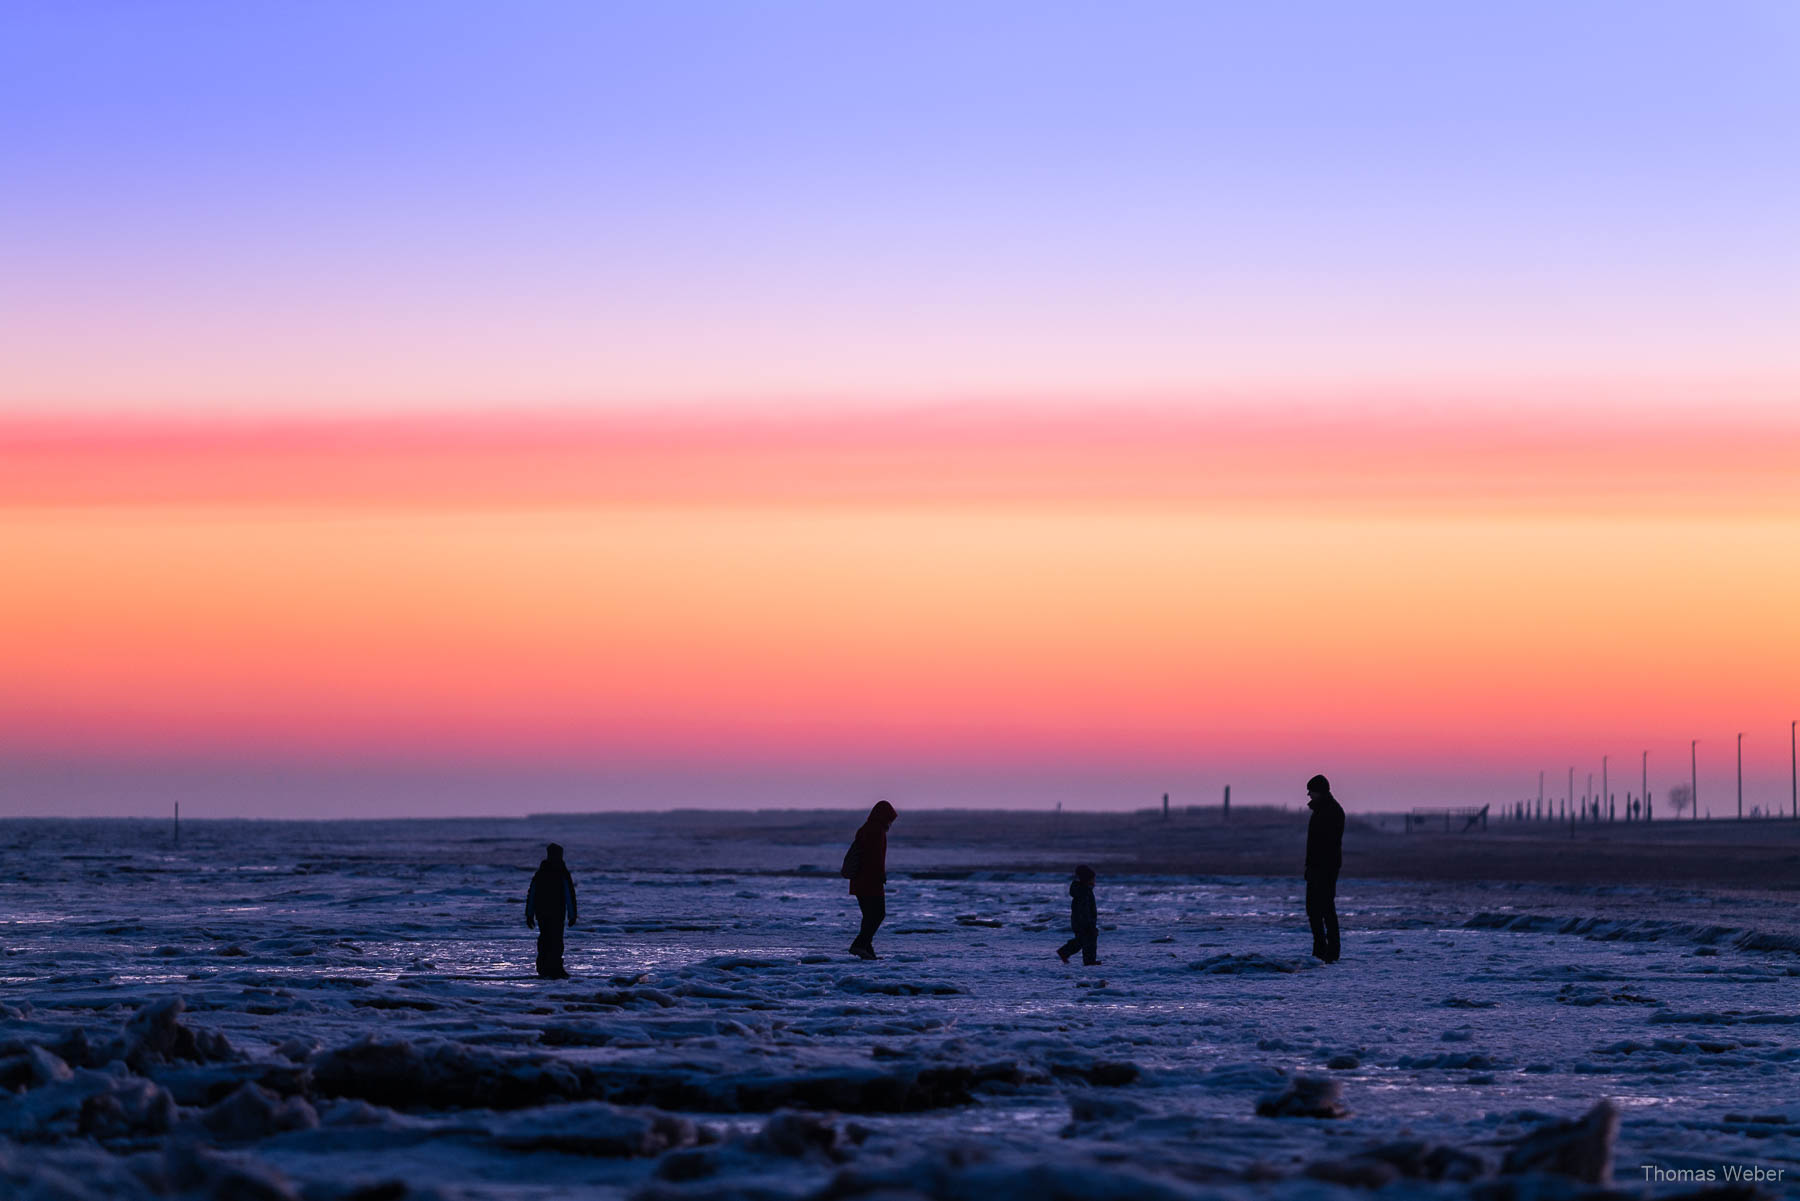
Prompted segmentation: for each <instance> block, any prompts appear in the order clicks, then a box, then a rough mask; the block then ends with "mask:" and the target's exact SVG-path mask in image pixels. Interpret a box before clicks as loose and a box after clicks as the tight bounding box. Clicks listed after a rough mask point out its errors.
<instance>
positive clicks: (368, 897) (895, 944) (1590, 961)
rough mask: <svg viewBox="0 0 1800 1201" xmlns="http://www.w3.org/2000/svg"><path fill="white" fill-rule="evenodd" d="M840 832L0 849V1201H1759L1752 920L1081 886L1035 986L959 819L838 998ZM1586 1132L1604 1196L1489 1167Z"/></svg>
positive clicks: (70, 840)
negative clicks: (530, 910)
mask: <svg viewBox="0 0 1800 1201" xmlns="http://www.w3.org/2000/svg"><path fill="white" fill-rule="evenodd" d="M857 821H858V815H854V814H816V813H807V814H787V815H782V814H759V815H736V816H731V815H719V814H711V815H709V814H676V815H662V816H656V815H639V816H632V815H620V816H609V817H579V818H578V817H556V818H551V817H546V818H535V819H522V820H491V821H486V820H459V821H410V822H319V823H309V822H294V823H255V822H203V823H193V822H190V823H186V824H185V825H184V826H183V829H182V831H181V838H180V843H179V845H178V846H177V845H174V843H173V840H172V837H171V830H170V827H169V825H168V824H167V823H151V822H133V821H83V822H59V821H0V896H3V897H4V909H3V911H0V1023H3V1025H0V1029H3V1033H0V1196H4V1197H18V1198H21V1199H30V1201H49V1199H52V1198H54V1199H58V1201H82V1199H85V1198H101V1197H128V1198H152V1197H182V1198H189V1197H192V1198H219V1199H221V1201H223V1199H225V1198H234V1199H235V1198H258V1199H266V1201H286V1199H288V1198H316V1199H319V1201H337V1199H342V1198H357V1199H359V1201H377V1199H404V1198H426V1197H442V1198H471V1199H473V1198H494V1199H501V1198H505V1199H508V1201H523V1199H527V1198H531V1199H536V1198H550V1197H568V1196H594V1197H619V1198H643V1199H646V1201H648V1199H651V1198H665V1197H666V1198H684V1197H691V1198H709V1199H710V1198H720V1199H722V1198H766V1199H771V1201H773V1199H785V1198H796V1199H798V1198H809V1199H811V1198H816V1199H821V1201H822V1199H826V1198H850V1197H870V1198H874V1197H882V1198H902V1197H919V1196H929V1197H946V1198H959V1199H967V1201H1013V1199H1015V1198H1016V1199H1017V1201H1048V1199H1051V1198H1061V1197H1068V1198H1077V1197H1079V1198H1084V1199H1093V1198H1127V1197H1145V1198H1190V1197H1195V1198H1197V1197H1232V1198H1251V1197H1278V1198H1298V1197H1337V1196H1344V1197H1348V1196H1357V1195H1363V1194H1365V1193H1367V1192H1368V1191H1369V1190H1371V1189H1379V1190H1380V1191H1381V1194H1382V1195H1383V1196H1386V1197H1405V1196H1419V1197H1438V1196H1442V1197H1457V1196H1468V1195H1478V1196H1483V1197H1490V1198H1508V1197H1514V1198H1525V1197H1560V1196H1569V1197H1574V1196H1583V1195H1593V1196H1600V1195H1628V1196H1636V1195H1648V1196H1658V1197H1662V1196H1678V1195H1684V1194H1687V1193H1690V1192H1693V1191H1695V1190H1697V1189H1700V1188H1702V1187H1705V1186H1706V1184H1707V1183H1709V1182H1707V1180H1706V1176H1705V1175H1704V1174H1705V1173H1711V1174H1712V1175H1713V1177H1714V1180H1713V1181H1712V1182H1710V1183H1711V1184H1712V1185H1713V1186H1714V1187H1720V1186H1724V1185H1725V1184H1726V1183H1727V1182H1728V1178H1729V1176H1730V1174H1731V1173H1732V1171H1733V1170H1744V1169H1755V1170H1756V1171H1758V1172H1761V1173H1764V1174H1765V1178H1764V1179H1763V1181H1762V1182H1761V1183H1760V1184H1758V1185H1755V1186H1754V1188H1757V1189H1760V1190H1761V1191H1763V1192H1766V1193H1771V1194H1776V1195H1785V1194H1789V1193H1794V1192H1796V1191H1800V1189H1797V1188H1796V1181H1800V1063H1797V1061H1800V954H1796V948H1797V947H1800V941H1797V940H1796V939H1795V937H1794V935H1793V932H1792V927H1791V925H1788V924H1784V920H1785V921H1786V922H1791V912H1790V911H1791V908H1792V906H1791V904H1789V903H1788V902H1786V901H1783V900H1780V899H1779V898H1774V899H1765V900H1762V901H1755V900H1750V899H1743V898H1734V897H1732V896H1728V895H1721V894H1712V893H1705V892H1698V891H1683V890H1679V889H1672V888H1656V887H1643V886H1640V887H1626V886H1614V887H1607V888H1594V887H1588V888H1582V887H1549V886H1543V885H1520V884H1508V883H1487V884H1478V883H1457V884H1444V883H1419V882H1404V881H1385V880H1371V879H1360V878H1357V877H1356V876H1355V874H1354V873H1355V870H1356V869H1355V864H1354V862H1352V863H1349V864H1347V865H1346V872H1347V873H1348V874H1347V875H1346V877H1345V878H1344V880H1343V882H1342V883H1341V885H1340V890H1339V891H1340V897H1339V908H1340V913H1341V915H1342V919H1343V925H1344V958H1343V959H1342V960H1341V961H1340V962H1338V963H1336V964H1331V965H1321V964H1318V963H1315V962H1314V961H1312V960H1311V959H1310V958H1309V957H1308V956H1307V955H1306V952H1307V950H1308V949H1309V947H1310V937H1309V935H1308V934H1307V932H1306V925H1305V919H1304V916H1303V914H1302V912H1301V899H1300V882H1299V881H1298V880H1297V879H1294V878H1267V877H1232V876H1167V875H1158V876H1149V875H1131V874H1121V873H1115V872H1112V871H1110V870H1109V868H1108V865H1107V863H1106V862H1105V860H1104V858H1100V859H1098V860H1097V861H1096V866H1097V867H1098V868H1099V869H1100V873H1101V878H1100V880H1099V884H1098V889H1097V896H1098V899H1099V905H1100V910H1101V921H1102V925H1103V929H1102V932H1101V938H1100V951H1101V955H1102V958H1103V961H1104V962H1103V963H1102V964H1101V965H1099V966H1097V967H1087V968H1084V967H1082V966H1081V965H1080V963H1079V961H1077V962H1076V963H1074V964H1071V965H1067V966H1065V965H1063V964H1061V963H1060V962H1058V960H1057V959H1056V957H1055V954H1054V949H1055V947H1056V946H1057V945H1058V944H1059V943H1060V942H1061V941H1062V940H1063V939H1064V938H1065V937H1066V936H1067V932H1066V926H1067V919H1068V898H1067V894H1066V885H1067V879H1068V869H1069V866H1070V865H1071V864H1072V862H1073V861H1074V859H1075V858H1076V857H1077V856H1078V854H1079V848H1077V847H1073V846H1070V847H1054V848H1040V849H1021V848H1018V847H1013V848H1011V852H1010V853H1009V854H1007V855H1005V856H1003V857H999V858H997V856H996V852H995V846H994V843H995V842H1004V841H1005V840H1006V838H1007V819H1006V817H1005V816H1004V815H998V814H997V815H994V816H993V819H992V822H991V836H992V841H990V840H988V839H985V838H973V837H971V838H968V839H967V840H966V841H965V842H964V843H962V844H958V843H957V842H955V841H954V840H946V839H945V838H937V839H935V840H933V841H932V842H931V843H930V845H929V846H926V847H920V848H909V846H908V842H907V827H906V821H905V820H904V819H903V821H902V822H901V824H899V825H897V826H896V827H895V830H894V833H893V842H892V845H893V850H892V852H891V854H890V864H889V866H890V883H889V898H888V908H889V918H888V921H887V924H886V925H885V926H884V928H883V930H882V932H881V935H880V936H879V938H878V939H877V948H878V949H879V951H880V952H881V955H882V957H881V958H880V959H879V960H877V961H875V962H870V963H865V962H861V961H857V960H853V959H851V958H850V957H849V956H848V955H847V954H846V947H847V945H848V943H849V941H850V938H851V936H852V934H853V933H854V928H855V920H856V910H855V905H854V903H853V901H852V900H851V898H849V897H848V896H847V895H846V891H845V886H844V882H843V881H842V880H841V879H839V878H838V877H837V875H836V873H835V870H834V869H835V866H836V863H837V861H838V858H839V857H840V856H841V854H842V851H843V846H844V844H845V843H846V842H847V841H848V838H849V836H850V834H851V833H852V832H853V830H854V828H855V826H856V824H857ZM977 825H979V823H977ZM552 840H554V841H557V842H560V843H562V844H563V845H564V846H565V847H566V848H567V858H568V861H569V864H570V866H571V869H572V870H573V872H574V875H575V879H576V881H577V884H578V886H579V889H580V897H581V915H582V921H581V924H579V925H578V926H576V927H574V928H573V929H571V930H570V932H569V945H568V957H567V962H568V966H569V968H570V970H571V972H573V973H574V975H573V978H572V979H569V980H566V981H559V982H545V981H540V980H538V979H536V978H534V977H533V976H532V975H531V967H532V962H533V956H534V953H535V944H534V936H533V935H532V934H531V933H530V932H528V931H527V930H526V929H525V928H524V925H523V899H524V892H525V888H526V885H527V883H528V881H529V878H530V874H531V871H532V869H533V868H534V867H535V866H536V863H537V861H538V859H539V857H540V855H541V852H542V847H543V844H544V843H546V842H548V841H552ZM1296 853H1297V851H1296ZM1002 858H1003V859H1004V862H1006V863H1007V864H1008V866H1007V867H1006V868H1005V869H1004V870H1000V869H996V868H994V867H993V866H991V865H992V864H994V863H995V862H997V861H999V860H1000V859H1002ZM1296 1082H1299V1083H1296ZM1321 1082H1322V1083H1321ZM1283 1095H1287V1096H1288V1097H1289V1100H1288V1101H1287V1102H1279V1101H1278V1100H1277V1099H1278V1098H1281V1097H1282V1096H1283ZM1608 1099H1610V1101H1611V1102H1612V1103H1613V1104H1614V1105H1615V1106H1616V1111H1617V1115H1618V1124H1617V1135H1616V1145H1615V1146H1614V1148H1613V1155H1612V1183H1611V1188H1612V1189H1613V1190H1614V1193H1613V1194H1608V1193H1606V1192H1605V1191H1604V1189H1603V1188H1602V1187H1601V1185H1600V1183H1598V1182H1597V1180H1596V1179H1595V1178H1594V1177H1593V1173H1592V1172H1588V1173H1586V1175H1587V1177H1588V1178H1587V1179H1583V1178H1582V1177H1583V1172H1582V1170H1581V1169H1580V1168H1579V1167H1573V1166H1570V1164H1571V1163H1573V1161H1569V1163H1565V1164H1564V1165H1563V1167H1562V1168H1560V1169H1559V1168H1558V1167H1557V1166H1556V1164H1555V1163H1554V1162H1550V1163H1548V1165H1547V1166H1546V1163H1542V1162H1540V1163H1535V1164H1534V1163H1531V1162H1527V1161H1528V1160H1529V1158H1530V1156H1529V1154H1528V1149H1529V1146H1531V1145H1535V1144H1533V1143H1532V1140H1533V1139H1534V1138H1535V1139H1536V1140H1538V1142H1540V1143H1542V1142H1546V1141H1552V1142H1553V1141H1554V1140H1555V1139H1556V1138H1558V1137H1567V1138H1568V1139H1571V1140H1576V1141H1577V1142H1579V1140H1580V1139H1582V1138H1585V1137H1587V1135H1586V1134H1584V1133H1583V1131H1582V1130H1581V1129H1578V1130H1576V1131H1573V1132H1569V1133H1568V1134H1567V1135H1566V1136H1562V1135H1558V1134H1557V1133H1556V1131H1555V1127H1556V1123H1557V1122H1559V1121H1566V1120H1572V1119H1578V1118H1581V1117H1583V1115H1590V1114H1594V1113H1595V1112H1596V1111H1595V1107H1596V1106H1598V1105H1601V1103H1602V1102H1604V1101H1607V1100H1608ZM1259 1102H1260V1103H1264V1107H1265V1108H1268V1107H1269V1105H1271V1104H1273V1105H1274V1107H1275V1108H1276V1109H1277V1110H1282V1109H1286V1110H1288V1111H1293V1110H1302V1111H1303V1110H1306V1109H1308V1108H1309V1107H1310V1108H1312V1109H1314V1110H1316V1111H1318V1112H1317V1113H1314V1114H1308V1113H1305V1112H1298V1113H1296V1112H1287V1113H1283V1114H1281V1115H1280V1116H1264V1115H1260V1114H1259V1113H1258V1106H1259ZM1334 1112H1335V1113H1336V1115H1337V1116H1325V1115H1328V1114H1331V1113H1334ZM1606 1112H1607V1111H1605V1110H1604V1109H1602V1110H1600V1111H1598V1116H1597V1117H1593V1118H1592V1119H1591V1120H1592V1121H1593V1122H1596V1123H1599V1124H1602V1125H1604V1124H1605V1123H1606V1121H1607V1120H1608V1119H1607V1117H1606ZM1546 1131H1548V1132H1549V1133H1546ZM1521 1147H1526V1148H1527V1150H1526V1151H1522V1150H1520V1148H1521ZM1647 1169H1648V1171H1647ZM1775 1173H1780V1175H1779V1178H1776V1177H1775V1175H1774V1174H1775ZM1647 1175H1648V1176H1649V1177H1650V1178H1649V1179H1647ZM1597 1190H1598V1191H1597ZM1736 1195H1742V1196H1749V1195H1753V1193H1739V1194H1736Z"/></svg>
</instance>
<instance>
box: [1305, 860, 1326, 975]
mask: <svg viewBox="0 0 1800 1201" xmlns="http://www.w3.org/2000/svg"><path fill="white" fill-rule="evenodd" d="M1321 883H1322V881H1321V880H1320V879H1319V878H1318V877H1317V876H1313V875H1309V876H1307V878H1306V920H1307V923H1308V924H1309V925H1311V926H1312V936H1313V950H1312V953H1313V956H1314V957H1315V958H1318V959H1323V958H1325V956H1326V955H1327V954H1328V953H1329V950H1328V948H1327V946H1326V942H1325V903H1324V900H1323V892H1322V889H1321V887H1320V885H1321Z"/></svg>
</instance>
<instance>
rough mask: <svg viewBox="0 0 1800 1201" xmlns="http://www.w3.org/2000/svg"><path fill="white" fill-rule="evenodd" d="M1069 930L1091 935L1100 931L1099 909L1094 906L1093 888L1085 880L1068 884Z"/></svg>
mask: <svg viewBox="0 0 1800 1201" xmlns="http://www.w3.org/2000/svg"><path fill="white" fill-rule="evenodd" d="M1069 929H1071V930H1073V931H1075V933H1077V934H1092V933H1094V932H1096V931H1097V930H1099V929H1100V909H1099V906H1097V905H1095V904H1094V886H1093V884H1092V883H1090V882H1088V881H1086V880H1075V881H1071V882H1070V884H1069Z"/></svg>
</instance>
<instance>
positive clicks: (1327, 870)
mask: <svg viewBox="0 0 1800 1201" xmlns="http://www.w3.org/2000/svg"><path fill="white" fill-rule="evenodd" d="M1306 807H1307V808H1308V809H1311V810H1312V817H1311V819H1309V820H1308V821H1307V823H1306V874H1307V876H1309V877H1310V876H1312V875H1313V873H1315V872H1317V873H1320V874H1321V875H1333V876H1335V875H1336V874H1337V872H1338V869H1339V868H1341V867H1342V866H1343V865H1344V807H1343V806H1342V805H1340V804H1338V803H1337V798H1336V797H1333V796H1332V795H1331V794H1330V793H1325V794H1323V795H1320V796H1315V797H1313V798H1312V799H1311V800H1309V801H1307V802H1306Z"/></svg>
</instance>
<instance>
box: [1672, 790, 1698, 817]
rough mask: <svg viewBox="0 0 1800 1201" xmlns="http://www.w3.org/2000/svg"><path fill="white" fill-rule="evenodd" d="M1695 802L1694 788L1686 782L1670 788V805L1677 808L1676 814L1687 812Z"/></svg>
mask: <svg viewBox="0 0 1800 1201" xmlns="http://www.w3.org/2000/svg"><path fill="white" fill-rule="evenodd" d="M1693 803H1694V790H1693V789H1692V788H1691V787H1689V786H1688V785H1686V784H1677V785H1675V787H1673V788H1671V789H1669V806H1670V807H1671V808H1672V809H1674V810H1675V816H1676V817H1680V816H1681V815H1682V814H1683V813H1686V812H1687V810H1688V807H1689V806H1690V805H1692V804H1693Z"/></svg>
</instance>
